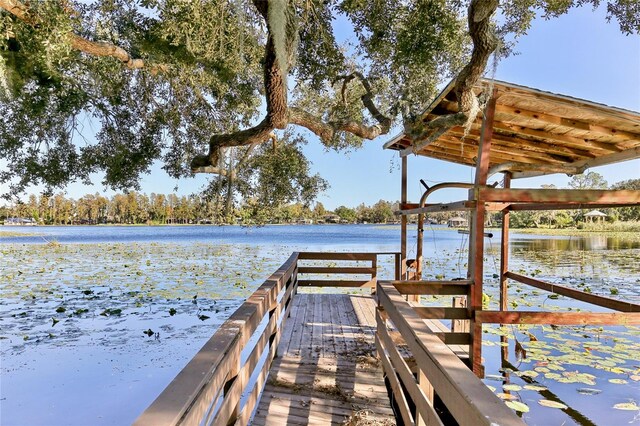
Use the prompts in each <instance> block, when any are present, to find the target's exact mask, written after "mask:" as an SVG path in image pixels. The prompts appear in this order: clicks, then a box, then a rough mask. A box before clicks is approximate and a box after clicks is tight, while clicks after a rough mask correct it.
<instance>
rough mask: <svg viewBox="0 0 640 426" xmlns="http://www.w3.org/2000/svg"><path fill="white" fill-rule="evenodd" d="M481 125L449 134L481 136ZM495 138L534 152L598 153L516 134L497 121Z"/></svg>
mask: <svg viewBox="0 0 640 426" xmlns="http://www.w3.org/2000/svg"><path fill="white" fill-rule="evenodd" d="M478 128H479V126H477V125H472V126H471V129H470V131H469V132H466V133H465V129H463V128H461V127H460V128H458V127H454V128H453V129H451V130H450V131H449V132H448V133H447V134H450V135H453V136H456V137H466V138H468V137H472V138H474V139H475V138H479V136H480V132H479V131H478V130H477V129H478ZM493 140H494V141H499V142H500V144H503V145H505V146H511V147H513V146H520V147H522V148H523V149H524V150H526V151H532V152H546V153H552V154H560V155H568V156H571V157H576V158H581V157H582V158H595V157H596V155H595V154H594V153H593V152H592V151H589V150H587V149H580V148H574V147H571V146H566V145H559V144H557V143H549V142H545V141H542V140H539V139H535V138H532V137H521V136H518V135H514V134H513V132H512V131H505V130H504V129H500V128H496V125H495V121H494V126H493Z"/></svg>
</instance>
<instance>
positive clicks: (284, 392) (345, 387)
mask: <svg viewBox="0 0 640 426" xmlns="http://www.w3.org/2000/svg"><path fill="white" fill-rule="evenodd" d="M375 308H376V305H375V300H374V299H373V297H371V296H364V295H346V294H298V295H297V296H296V297H295V300H294V302H293V305H292V309H291V317H290V318H289V319H288V320H287V322H286V325H285V326H284V330H283V335H282V339H281V341H280V344H279V346H278V351H277V356H276V358H275V359H274V362H273V365H272V367H271V371H270V373H269V378H268V380H267V384H266V386H265V389H264V392H263V394H262V397H261V399H260V403H259V406H258V410H257V411H256V414H255V417H254V419H253V424H255V425H278V426H281V425H284V424H287V425H313V424H322V425H328V424H365V423H367V422H374V421H375V424H389V425H394V424H396V422H395V418H394V415H393V411H392V410H391V406H390V403H389V397H388V393H387V388H386V386H385V383H384V378H383V372H382V368H381V366H380V362H379V360H378V359H377V358H376V354H375V351H376V348H375V332H376V319H375Z"/></svg>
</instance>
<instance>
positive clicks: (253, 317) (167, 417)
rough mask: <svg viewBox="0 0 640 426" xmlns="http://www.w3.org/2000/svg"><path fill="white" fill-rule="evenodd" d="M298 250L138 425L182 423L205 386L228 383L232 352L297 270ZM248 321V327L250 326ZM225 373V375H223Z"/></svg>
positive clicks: (199, 354)
mask: <svg viewBox="0 0 640 426" xmlns="http://www.w3.org/2000/svg"><path fill="white" fill-rule="evenodd" d="M297 259H298V253H297V252H293V253H292V254H291V256H289V258H288V259H287V260H286V261H285V262H284V263H283V264H282V265H281V266H280V267H279V268H278V269H277V270H276V271H275V272H274V273H273V274H271V276H270V277H269V278H267V279H266V280H265V281H264V282H263V284H262V285H260V287H258V288H257V289H256V291H254V292H253V293H252V294H251V295H250V296H249V297H248V298H247V299H246V300H245V302H244V303H243V304H242V305H240V306H239V307H238V308H237V309H236V310H235V312H234V313H233V314H231V316H229V318H228V319H227V320H226V321H225V322H224V323H222V325H220V327H219V328H218V329H217V330H216V332H215V333H214V334H213V335H212V336H211V337H210V338H209V340H208V341H207V342H206V343H205V344H204V345H203V346H202V348H201V349H200V350H199V351H198V352H197V353H196V354H195V356H194V357H193V358H192V359H191V360H190V361H189V363H188V364H187V365H186V366H185V367H184V368H183V369H182V370H181V371H180V372H179V373H178V375H177V376H176V377H175V378H174V379H173V380H172V381H171V383H169V385H168V386H167V387H166V388H165V389H164V390H163V391H162V392H161V393H160V395H158V397H157V398H156V399H155V400H154V401H153V403H152V404H151V405H150V406H149V407H148V408H147V409H146V410H145V411H144V412H143V413H142V414H141V415H140V416H139V417H138V418H137V419H136V421H135V422H134V424H135V425H158V424H178V423H180V421H181V419H182V418H183V417H184V415H185V414H186V413H187V412H188V410H189V409H190V407H191V406H192V405H193V403H194V402H195V401H196V400H197V398H198V396H199V395H200V393H201V391H202V389H203V388H204V387H205V386H206V385H207V384H208V383H209V382H211V381H213V380H214V379H215V380H216V382H220V385H221V384H222V383H223V382H224V377H218V376H217V375H219V374H223V373H220V372H224V368H223V367H225V362H226V361H228V360H229V354H234V353H239V352H240V351H241V350H242V347H243V346H244V345H245V344H246V343H247V341H249V339H250V338H251V335H252V334H253V332H254V331H255V329H256V328H257V327H258V324H259V323H260V320H261V318H262V317H263V316H264V315H265V313H266V312H268V305H271V304H273V303H275V302H276V300H277V294H274V293H275V292H274V291H273V290H274V289H276V288H278V287H280V286H281V285H282V283H283V281H284V280H285V277H286V279H288V275H289V272H292V271H293V270H294V269H295V266H296V264H297ZM247 324H248V328H247ZM223 375H224V374H223Z"/></svg>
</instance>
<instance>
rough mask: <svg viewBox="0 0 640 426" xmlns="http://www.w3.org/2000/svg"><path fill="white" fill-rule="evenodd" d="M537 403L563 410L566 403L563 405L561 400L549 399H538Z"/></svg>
mask: <svg viewBox="0 0 640 426" xmlns="http://www.w3.org/2000/svg"><path fill="white" fill-rule="evenodd" d="M538 404H540V405H542V406H543V407H549V408H559V409H561V410H564V409H566V408H567V406H566V405H564V404H563V403H561V402H556V401H551V400H549V399H541V400H539V401H538Z"/></svg>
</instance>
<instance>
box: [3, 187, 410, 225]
mask: <svg viewBox="0 0 640 426" xmlns="http://www.w3.org/2000/svg"><path fill="white" fill-rule="evenodd" d="M227 208H228V207H227V204H226V202H225V201H224V200H220V199H218V198H216V197H214V198H208V197H206V196H204V195H202V194H194V195H189V196H177V195H175V194H156V193H151V194H150V195H147V194H143V193H138V192H134V191H132V192H128V193H126V194H116V195H114V196H112V197H110V198H108V197H105V196H103V195H101V194H99V193H95V194H87V195H85V196H83V197H81V198H79V199H77V200H76V199H72V198H67V197H65V196H64V194H56V195H53V196H47V195H39V196H37V195H34V194H32V195H30V196H29V197H28V199H27V200H26V201H21V202H16V203H13V204H11V205H5V206H2V207H0V219H2V220H5V219H9V218H29V219H33V220H34V221H35V222H37V223H39V224H45V225H83V224H89V225H92V224H195V223H215V224H223V223H243V224H264V223H296V222H301V221H305V222H306V223H318V222H320V223H321V222H328V223H340V222H342V223H356V222H360V223H362V222H366V223H387V222H392V221H394V220H395V219H396V216H394V211H395V210H397V209H398V205H397V203H396V204H393V203H390V202H387V201H383V200H380V201H378V202H377V203H375V204H374V205H372V206H366V205H364V204H361V205H359V206H357V207H355V208H349V207H345V206H340V207H338V208H337V209H336V210H335V212H332V211H329V210H327V209H325V207H324V206H323V204H322V203H319V202H318V203H315V205H314V207H313V208H311V207H310V206H309V205H304V204H302V203H294V204H288V205H284V206H278V207H270V208H265V206H264V205H261V204H259V201H257V200H254V199H250V200H248V201H247V202H245V203H244V204H242V205H240V206H239V207H234V208H233V209H232V211H231V214H227Z"/></svg>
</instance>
